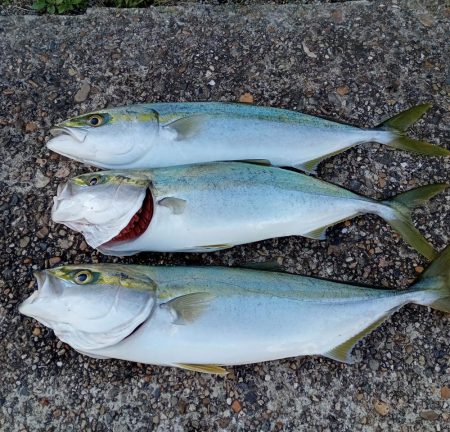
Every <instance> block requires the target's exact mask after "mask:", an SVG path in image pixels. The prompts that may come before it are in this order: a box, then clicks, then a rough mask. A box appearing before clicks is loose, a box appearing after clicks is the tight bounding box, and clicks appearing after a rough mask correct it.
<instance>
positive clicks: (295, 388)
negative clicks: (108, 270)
mask: <svg viewBox="0 0 450 432" xmlns="http://www.w3.org/2000/svg"><path fill="white" fill-rule="evenodd" d="M426 3H427V5H428V6H427V7H424V6H421V4H422V2H420V1H417V2H412V1H408V0H405V1H397V2H392V3H391V2H378V1H375V2H365V1H355V2H345V3H342V4H321V5H320V4H311V5H298V4H290V5H278V6H274V5H259V6H258V5H250V6H236V5H226V6H189V5H186V6H180V7H169V8H158V9H154V8H149V9H145V10H128V11H124V10H120V11H118V10H111V9H108V10H106V9H98V10H95V9H93V10H92V9H91V10H88V12H87V14H86V15H82V16H72V17H52V16H44V17H36V16H7V17H0V52H1V53H2V57H1V60H0V68H1V69H0V101H1V103H0V126H1V129H0V142H1V149H2V157H1V161H0V164H1V170H0V186H1V197H0V210H1V212H0V218H1V229H2V233H3V236H2V237H1V238H0V246H1V248H0V250H1V256H0V272H1V275H0V292H1V297H0V299H1V300H0V301H1V303H0V338H1V340H2V343H1V344H0V362H1V363H2V365H3V367H2V372H3V373H2V382H1V384H0V429H1V430H2V431H22V430H33V431H38V430H39V431H41V430H42V431H44V430H45V431H52V430H53V431H54V430H63V431H72V430H93V431H94V430H95V431H127V430H133V431H148V430H171V431H182V430H183V431H191V430H230V431H234V430H259V431H269V430H270V431H277V430H288V431H289V430H291V431H294V430H295V431H298V430H308V431H309V430H323V431H335V430H339V431H354V430H362V431H373V430H393V431H394V430H401V431H410V430H411V431H417V430H420V431H448V430H450V408H449V406H450V399H449V398H450V389H449V387H448V386H450V356H449V351H450V350H449V340H450V320H449V318H450V316H449V314H444V313H439V312H435V311H431V310H430V309H427V308H425V307H419V306H407V307H405V308H403V309H402V310H401V312H399V313H396V314H395V315H394V316H393V317H392V319H390V320H388V322H387V323H385V324H384V325H382V326H381V327H380V328H379V329H377V330H376V331H375V332H374V333H372V334H371V335H370V336H369V337H367V338H366V339H365V340H364V342H363V343H360V344H359V345H358V346H357V347H356V349H355V351H354V353H355V355H356V358H357V360H358V362H357V363H356V364H355V365H353V366H348V365H343V364H338V363H336V362H333V361H330V360H327V359H324V358H319V357H305V358H296V359H288V360H282V361H276V362H270V363H264V364H257V365H249V366H242V367H234V368H230V370H231V373H230V374H229V375H228V376H227V377H226V378H221V377H214V376H207V375H201V374H197V373H190V372H186V371H182V370H175V369H172V368H161V367H154V366H147V365H140V364H133V363H128V362H123V361H115V360H94V359H89V358H88V357H85V356H82V355H80V354H78V353H77V352H75V351H74V350H72V349H70V347H68V346H66V345H65V344H63V343H61V342H60V341H58V340H57V339H56V338H55V336H54V335H53V333H52V332H51V331H49V330H47V329H46V328H44V327H42V326H40V325H39V324H38V323H37V322H36V321H34V320H32V319H29V318H25V317H23V316H20V315H19V314H18V311H17V306H18V304H19V303H20V302H21V301H22V300H24V299H25V298H26V297H27V296H28V295H29V294H30V293H31V292H32V290H33V289H34V281H33V277H32V272H33V270H35V269H40V268H44V267H49V266H53V265H56V264H60V263H70V262H75V263H81V262H107V261H110V262H111V261H121V262H135V263H149V264H193V263H195V264H206V265H210V264H224V265H237V264H239V263H244V262H249V261H263V260H273V259H278V260H279V261H280V262H282V264H283V266H284V268H285V269H286V270H287V271H290V272H293V273H298V274H305V275H315V276H320V277H326V278H330V279H334V280H341V281H353V282H364V283H368V284H372V285H374V286H384V287H391V288H404V287H406V286H408V285H409V284H410V283H412V281H413V280H414V279H415V278H416V277H417V276H418V275H419V274H420V273H421V272H422V271H423V269H424V268H425V267H426V266H427V265H428V263H427V262H426V260H424V259H423V258H422V257H420V256H419V255H418V254H417V253H416V252H414V251H413V250H412V249H411V248H409V247H408V246H407V245H406V244H405V243H404V242H403V241H402V240H401V239H400V238H399V236H398V235H396V234H394V233H393V232H392V231H391V230H390V228H389V227H388V226H387V225H386V223H384V222H383V221H382V220H381V219H379V218H377V217H375V216H362V217H359V218H356V219H354V220H352V221H349V222H346V223H343V224H340V225H337V226H335V227H334V228H332V229H330V230H329V238H328V240H326V241H323V242H319V241H312V240H308V239H304V238H294V237H291V238H284V239H274V240H270V241H265V242H261V243H256V244H251V245H246V246H242V247H235V248H233V249H231V250H229V251H225V252H220V253H212V254H192V255H184V254H178V255H173V254H142V255H139V256H137V257H134V258H128V259H122V260H118V259H114V258H111V257H104V256H101V255H99V254H97V253H96V252H95V251H93V250H91V249H90V248H89V247H88V246H87V245H86V243H85V242H84V241H83V239H82V237H81V236H79V235H76V234H74V233H73V232H71V231H69V230H68V229H66V228H65V227H63V226H61V225H55V224H53V223H52V222H51V220H50V218H49V208H50V205H51V202H52V196H53V195H54V194H55V192H56V187H57V185H58V184H59V183H60V182H61V181H63V180H64V179H65V178H67V177H69V176H72V175H75V174H78V173H81V172H85V171H86V170H87V169H89V168H87V167H83V166H81V165H80V164H78V163H75V162H71V161H69V160H67V159H65V158H63V157H60V156H58V155H56V154H52V153H50V152H49V151H47V150H46V148H45V147H44V142H45V141H46V139H48V130H49V127H50V126H51V125H52V124H54V123H55V122H57V121H60V120H62V119H64V118H66V117H68V116H72V115H75V114H78V113H82V112H85V111H88V110H92V109H95V108H96V107H104V106H108V105H110V106H112V105H123V104H128V103H132V102H145V101H200V100H223V101H236V100H239V98H240V97H241V96H242V95H243V94H244V93H250V94H251V95H252V96H253V98H254V102H255V103H257V104H261V105H272V106H277V107H284V108H290V109H297V110H302V111H305V112H308V113H311V114H317V115H323V116H328V117H331V118H333V119H336V120H340V121H344V122H348V123H352V124H355V125H359V126H363V127H370V126H374V125H376V124H377V123H379V122H380V121H381V120H383V119H385V118H387V117H389V116H391V115H394V114H395V113H397V112H399V111H401V110H403V109H405V108H408V107H410V106H412V105H414V104H417V103H420V102H425V101H430V102H432V103H433V105H434V107H433V108H432V110H431V111H430V112H429V114H428V115H427V116H426V117H424V119H423V120H422V121H420V122H418V123H417V125H416V126H415V127H414V128H413V129H412V130H411V131H410V133H411V135H413V136H416V137H420V138H423V139H426V140H428V141H431V142H433V143H436V144H440V145H442V146H448V145H449V144H448V132H449V129H448V125H449V120H450V114H449V88H448V84H449V81H448V78H447V76H446V72H448V71H446V63H445V62H446V61H447V60H448V48H449V44H448V34H449V31H450V28H449V27H450V26H449V20H448V18H449V16H450V9H446V8H445V7H444V2H443V1H442V2H433V1H427V2H426ZM446 36H447V37H446ZM446 80H447V81H446ZM247 97H248V96H247ZM449 169H450V160H449V158H447V159H438V158H423V157H419V156H415V155H411V154H407V153H404V152H395V151H390V150H388V149H386V148H383V147H381V146H379V145H376V144H367V145H363V146H360V147H359V148H356V149H352V150H349V151H347V152H345V153H343V154H341V155H339V156H337V157H334V158H332V159H329V160H327V161H326V162H324V163H322V164H321V166H320V169H319V175H320V177H321V178H323V179H325V180H328V181H331V182H333V183H337V184H340V185H342V186H344V187H347V188H349V189H351V190H353V191H356V192H358V193H361V194H363V195H367V196H371V197H373V198H377V199H379V198H384V197H388V196H392V195H394V194H395V193H397V192H400V191H405V190H408V189H410V188H412V187H414V186H418V185H422V184H428V183H433V182H445V181H447V182H450V174H449V172H450V171H449ZM414 221H415V223H416V225H417V226H418V227H419V228H420V229H421V230H422V231H423V232H424V233H425V234H426V236H427V237H428V238H429V239H430V241H431V242H432V243H433V244H434V245H435V246H436V247H437V248H438V249H442V248H443V247H444V246H445V245H446V244H448V243H449V242H450V238H449V237H450V230H449V226H450V192H447V193H442V194H440V195H439V196H438V197H436V198H435V199H433V200H431V202H430V203H429V204H427V205H426V206H424V207H422V208H420V209H418V210H417V211H415V213H414Z"/></svg>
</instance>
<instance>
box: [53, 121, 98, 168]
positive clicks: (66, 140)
mask: <svg viewBox="0 0 450 432" xmlns="http://www.w3.org/2000/svg"><path fill="white" fill-rule="evenodd" d="M50 133H51V135H52V136H53V138H52V139H50V140H49V141H48V142H47V148H48V149H49V150H52V151H54V152H56V153H60V154H62V155H63V156H66V157H69V158H72V159H75V160H77V161H80V162H84V161H86V159H87V158H89V156H91V152H90V151H89V150H88V147H87V146H86V145H84V142H85V140H86V138H87V136H88V134H89V131H88V129H87V128H73V127H67V126H63V127H55V128H53V129H51V131H50Z"/></svg>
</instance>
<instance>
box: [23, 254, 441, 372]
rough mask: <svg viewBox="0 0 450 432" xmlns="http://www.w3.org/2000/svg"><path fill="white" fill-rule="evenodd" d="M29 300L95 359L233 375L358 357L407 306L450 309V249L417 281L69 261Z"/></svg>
mask: <svg viewBox="0 0 450 432" xmlns="http://www.w3.org/2000/svg"><path fill="white" fill-rule="evenodd" d="M35 276H36V279H37V281H38V289H37V290H36V291H35V292H34V293H33V294H32V295H31V296H30V297H29V298H28V299H27V300H25V301H24V302H23V303H22V304H21V305H20V307H19V311H20V312H21V313H22V314H24V315H27V316H30V317H33V318H35V319H36V320H38V321H40V322H41V323H42V324H44V325H46V326H47V327H50V328H52V329H53V330H54V332H55V334H56V336H57V337H58V338H60V339H61V340H62V341H63V342H66V343H68V344H69V345H70V346H72V347H73V348H74V349H76V350H77V351H79V352H81V353H83V354H86V355H89V356H92V357H95V358H118V359H122V360H129V361H135V362H140V363H150V364H157V365H166V366H175V367H180V368H184V369H189V370H194V371H199V372H207V373H213V374H226V373H227V371H226V369H224V368H223V367H222V366H225V365H227V366H231V365H239V364H248V363H256V362H263V361H270V360H276V359H282V358H287V357H294V356H302V355H323V356H326V357H328V358H331V359H334V360H338V361H342V362H347V363H352V362H353V359H352V356H351V351H352V348H353V347H354V345H355V344H356V343H358V341H360V340H361V339H362V338H364V336H366V335H367V334H368V333H370V332H371V331H372V330H374V329H375V328H377V327H378V326H379V325H380V324H381V323H382V322H383V321H385V320H386V319H387V318H388V317H389V316H390V315H391V314H392V313H394V312H396V311H398V310H399V309H400V308H401V307H402V306H403V305H405V304H408V303H416V304H420V305H426V306H431V307H432V308H434V309H437V310H440V311H444V312H447V313H448V312H450V248H447V249H446V250H445V251H444V252H443V253H442V254H441V255H440V256H439V257H438V258H437V259H436V261H435V262H433V263H432V264H431V266H430V267H429V269H428V270H427V271H426V272H425V273H424V274H423V276H422V277H421V278H420V279H419V281H418V282H416V283H415V284H414V285H413V286H411V287H410V288H409V289H405V290H386V289H376V288H367V287H362V286H358V285H350V284H347V283H338V282H331V281H327V280H323V279H315V278H311V277H303V276H298V275H291V274H286V273H281V272H271V271H260V270H249V269H232V268H220V267H146V266H135V265H120V264H97V265H83V264H79V265H69V266H62V267H58V268H54V269H51V270H44V271H41V272H38V273H35Z"/></svg>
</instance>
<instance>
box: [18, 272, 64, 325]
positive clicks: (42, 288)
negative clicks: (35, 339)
mask: <svg viewBox="0 0 450 432" xmlns="http://www.w3.org/2000/svg"><path fill="white" fill-rule="evenodd" d="M34 277H35V278H36V281H37V285H38V287H37V290H36V291H34V292H33V293H32V294H31V295H30V297H28V298H27V299H25V300H24V301H23V302H22V303H21V304H20V305H19V312H20V313H21V314H22V315H26V316H29V317H32V318H35V319H38V320H39V321H40V322H41V323H42V324H44V325H46V326H47V327H49V325H48V323H47V322H46V321H45V320H43V319H42V318H41V316H40V315H41V313H40V312H42V311H41V306H40V305H39V299H40V298H41V297H42V296H46V297H51V296H53V295H55V293H54V292H53V289H52V287H51V286H50V284H48V283H47V273H46V272H45V271H39V272H34Z"/></svg>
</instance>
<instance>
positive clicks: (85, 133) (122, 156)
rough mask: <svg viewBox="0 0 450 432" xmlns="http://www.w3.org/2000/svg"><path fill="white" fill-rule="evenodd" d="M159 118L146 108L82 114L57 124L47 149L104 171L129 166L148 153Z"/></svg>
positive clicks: (140, 106) (141, 106)
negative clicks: (101, 168) (104, 169)
mask: <svg viewBox="0 0 450 432" xmlns="http://www.w3.org/2000/svg"><path fill="white" fill-rule="evenodd" d="M158 119H159V116H158V113H157V112H156V111H155V110H153V109H151V108H148V106H146V105H135V106H129V107H122V108H111V109H105V110H100V111H96V112H91V113H88V114H83V115H80V116H78V117H73V118H70V119H69V120H66V121H64V122H62V123H59V124H57V125H56V126H55V127H54V128H53V129H52V130H51V131H50V132H51V134H52V135H53V136H54V137H53V138H52V139H50V141H48V142H47V147H48V148H49V149H50V150H53V151H55V152H57V153H60V154H62V155H64V156H67V157H69V158H72V159H75V160H77V161H80V162H85V163H89V164H91V165H95V166H99V167H103V168H115V167H117V168H120V167H123V166H125V165H127V166H128V167H129V166H132V165H133V163H134V162H136V161H137V160H139V159H141V158H142V157H143V156H144V155H145V154H146V153H147V152H149V151H150V150H151V148H152V144H153V143H154V142H155V141H156V137H157V135H158V132H159V120H158Z"/></svg>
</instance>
